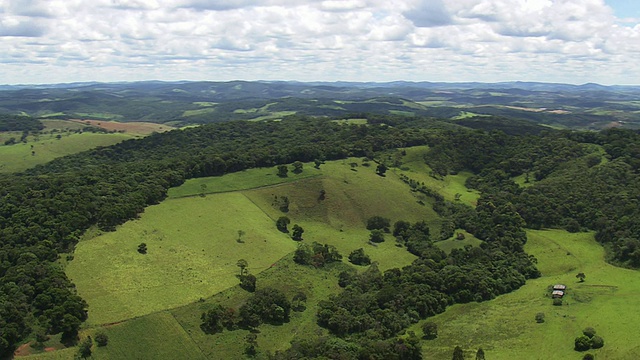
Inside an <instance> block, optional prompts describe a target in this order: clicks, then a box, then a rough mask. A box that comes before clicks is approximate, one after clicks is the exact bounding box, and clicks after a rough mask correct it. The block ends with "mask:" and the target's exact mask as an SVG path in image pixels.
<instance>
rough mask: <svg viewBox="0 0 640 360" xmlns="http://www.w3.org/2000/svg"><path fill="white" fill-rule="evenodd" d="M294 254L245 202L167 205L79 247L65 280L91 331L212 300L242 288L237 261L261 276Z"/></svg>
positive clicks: (219, 199)
mask: <svg viewBox="0 0 640 360" xmlns="http://www.w3.org/2000/svg"><path fill="white" fill-rule="evenodd" d="M239 230H242V231H243V232H244V234H243V235H242V237H241V242H238V241H237V239H238V238H239V234H238V231H239ZM142 242H144V243H146V244H147V247H148V253H147V254H145V255H142V254H139V253H138V252H137V247H138V245H139V244H140V243H142ZM295 248H296V244H295V242H294V241H292V240H291V239H289V237H288V236H286V235H284V234H282V233H280V232H279V231H277V229H276V228H275V225H274V222H273V220H272V219H270V218H269V217H267V216H266V215H265V214H264V213H263V212H262V211H261V210H260V209H259V208H257V207H256V206H255V205H254V204H253V203H252V202H251V201H250V200H249V199H248V198H247V197H245V196H244V195H243V194H241V193H225V194H215V195H208V196H206V197H203V198H201V197H191V198H182V199H172V200H167V201H164V202H163V203H161V204H159V205H155V206H151V207H148V208H147V209H146V210H145V212H144V213H143V214H142V215H141V217H140V218H139V219H137V220H133V221H129V222H127V223H126V224H124V225H122V226H120V227H119V228H118V229H117V231H115V232H111V233H105V234H102V235H100V236H98V237H96V238H94V239H91V240H85V241H82V242H80V243H79V244H78V245H77V247H76V250H75V253H74V256H75V258H74V260H73V261H72V262H70V263H69V264H68V265H67V268H66V272H67V274H68V276H69V277H70V278H71V279H72V281H73V282H74V284H76V286H77V289H78V293H79V294H80V295H81V296H82V297H83V298H84V299H85V300H86V301H87V303H88V304H89V320H88V324H91V325H95V324H105V323H111V322H117V321H122V320H126V319H130V318H133V317H137V316H141V315H145V314H150V313H153V312H156V311H160V310H165V309H169V308H173V307H176V306H181V305H185V304H188V303H190V302H194V301H197V300H198V299H200V298H206V297H209V296H212V295H213V294H216V293H218V292H220V291H222V290H224V289H226V288H229V287H231V286H234V285H236V284H237V283H238V279H237V278H236V276H235V275H236V274H237V273H238V271H239V270H238V267H237V266H236V262H237V260H239V259H246V260H247V261H248V262H249V270H250V271H251V272H252V273H259V272H260V271H262V270H264V269H267V268H269V266H270V265H271V264H273V263H274V262H275V261H277V260H278V259H280V258H281V257H283V256H285V255H286V254H288V253H290V252H292V251H293V250H295Z"/></svg>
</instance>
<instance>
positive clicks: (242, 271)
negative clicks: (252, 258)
mask: <svg viewBox="0 0 640 360" xmlns="http://www.w3.org/2000/svg"><path fill="white" fill-rule="evenodd" d="M236 265H237V266H238V267H239V268H240V276H243V275H244V274H246V273H247V272H248V270H247V267H248V266H249V263H248V262H247V260H245V259H240V260H238V262H236Z"/></svg>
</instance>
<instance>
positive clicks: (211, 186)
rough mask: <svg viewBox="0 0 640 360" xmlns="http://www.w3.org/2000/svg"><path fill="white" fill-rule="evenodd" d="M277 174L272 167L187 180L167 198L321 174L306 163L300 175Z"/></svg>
mask: <svg viewBox="0 0 640 360" xmlns="http://www.w3.org/2000/svg"><path fill="white" fill-rule="evenodd" d="M290 168H291V167H290ZM277 174H278V170H277V168H275V167H272V168H256V169H249V170H244V171H240V172H236V173H231V174H226V175H223V176H213V177H206V178H197V179H189V180H187V181H185V183H184V184H182V185H181V186H179V187H175V188H171V189H169V191H168V196H169V198H179V197H185V196H194V195H199V194H213V193H220V192H227V191H238V190H246V189H253V188H257V187H261V186H270V185H276V184H282V183H287V182H291V181H297V180H301V179H305V178H309V177H314V176H319V175H321V174H322V172H321V171H320V170H318V169H315V168H314V167H313V164H312V163H306V164H304V167H303V170H302V172H301V173H300V174H294V173H293V172H292V171H291V169H290V171H289V173H288V176H287V177H285V178H281V177H279V176H277ZM203 185H204V186H203Z"/></svg>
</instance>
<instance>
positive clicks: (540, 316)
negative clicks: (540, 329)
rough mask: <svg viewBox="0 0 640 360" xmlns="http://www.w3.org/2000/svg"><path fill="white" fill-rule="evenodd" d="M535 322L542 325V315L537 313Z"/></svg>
mask: <svg viewBox="0 0 640 360" xmlns="http://www.w3.org/2000/svg"><path fill="white" fill-rule="evenodd" d="M536 322H537V323H538V324H542V323H543V322H544V313H541V312H539V313H537V314H536Z"/></svg>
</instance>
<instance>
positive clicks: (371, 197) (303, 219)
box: [245, 158, 441, 269]
mask: <svg viewBox="0 0 640 360" xmlns="http://www.w3.org/2000/svg"><path fill="white" fill-rule="evenodd" d="M352 162H356V163H360V162H361V161H360V159H353V158H351V159H347V160H344V161H333V162H327V163H326V164H324V165H322V166H321V169H322V172H323V174H324V175H323V176H322V177H321V178H314V179H309V180H304V181H299V182H294V183H290V184H285V185H281V186H276V187H270V188H264V189H256V190H252V191H247V192H245V193H246V194H247V196H248V197H249V198H250V199H251V200H252V201H253V202H254V203H255V204H256V205H258V206H259V207H260V208H261V209H263V211H264V212H265V213H267V214H268V215H269V216H270V217H271V218H273V219H277V218H278V217H279V216H282V215H284V214H283V213H282V212H280V210H279V209H278V207H277V206H274V205H273V203H274V199H275V197H276V196H277V197H278V198H281V197H282V196H287V197H288V198H289V201H290V203H291V204H290V206H289V212H288V213H287V214H286V215H287V216H288V217H289V218H290V219H291V222H292V224H291V225H292V226H293V224H294V223H297V224H299V225H301V226H302V227H303V228H304V229H305V233H304V236H303V237H304V239H305V241H309V242H312V241H318V242H321V243H327V244H331V245H334V246H336V248H338V250H339V251H340V252H341V253H342V254H343V255H348V254H349V253H350V252H351V251H353V250H355V249H358V248H361V247H363V248H364V249H365V251H366V252H367V253H368V254H369V255H370V256H371V258H372V260H374V261H378V262H379V263H380V268H381V269H388V268H391V267H401V266H405V265H408V264H409V263H411V261H412V260H413V259H415V257H414V256H413V255H411V254H409V253H408V252H407V251H406V250H405V249H403V248H398V247H396V246H395V240H394V239H393V237H392V236H390V235H389V236H388V237H387V240H386V241H385V242H384V243H382V244H380V245H378V246H373V245H369V244H368V240H369V231H368V230H366V221H367V219H368V218H369V217H371V216H376V215H379V216H384V217H387V218H389V219H390V220H391V223H392V224H393V223H394V222H396V221H398V220H405V221H410V222H416V221H422V220H424V221H426V222H427V223H428V224H429V226H430V227H431V230H432V232H434V233H437V232H438V231H439V226H440V221H441V219H440V218H439V217H438V215H437V214H435V212H434V211H433V209H432V208H431V206H430V205H429V204H426V205H420V204H418V202H417V199H416V198H415V197H414V194H413V193H412V192H411V191H409V187H408V186H407V185H406V184H404V183H403V182H402V181H401V180H400V179H398V178H397V176H395V174H393V173H391V172H388V173H387V174H388V176H386V177H380V176H378V175H376V174H375V164H373V165H372V166H370V167H363V166H358V167H357V168H356V170H357V171H353V170H352V169H351V166H350V163H352ZM321 190H325V192H326V196H325V200H319V199H318V197H319V194H320V191H321Z"/></svg>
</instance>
